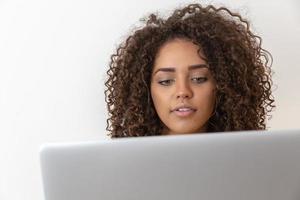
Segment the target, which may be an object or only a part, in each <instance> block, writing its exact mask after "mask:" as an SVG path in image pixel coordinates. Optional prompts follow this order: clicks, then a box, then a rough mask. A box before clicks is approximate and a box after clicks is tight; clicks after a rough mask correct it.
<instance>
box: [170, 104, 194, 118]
mask: <svg viewBox="0 0 300 200" xmlns="http://www.w3.org/2000/svg"><path fill="white" fill-rule="evenodd" d="M171 112H172V113H174V114H175V115H177V116H179V117H187V116H190V115H192V114H193V113H195V112H196V109H195V108H192V107H190V106H178V107H175V108H174V109H173V110H171Z"/></svg>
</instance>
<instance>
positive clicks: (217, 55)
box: [105, 4, 275, 137]
mask: <svg viewBox="0 0 300 200" xmlns="http://www.w3.org/2000/svg"><path fill="white" fill-rule="evenodd" d="M143 21H144V22H145V25H144V27H142V28H139V29H138V30H135V32H134V33H133V34H132V35H130V36H129V37H128V38H127V39H126V41H125V42H124V43H122V44H121V45H120V46H119V47H118V48H117V51H116V53H115V54H113V55H112V56H111V61H110V64H109V70H108V71H107V74H108V79H107V81H106V82H105V86H106V87H107V88H106V90H105V97H106V98H105V100H106V103H107V108H108V112H109V118H108V120H107V128H106V129H107V130H108V131H109V132H110V136H111V137H131V136H149V135H160V134H161V131H162V122H161V121H160V119H159V117H158V115H157V113H156V111H155V108H154V105H153V102H152V99H151V94H150V89H149V86H150V81H151V73H152V67H153V63H154V60H155V56H156V54H157V52H158V50H159V48H160V47H161V46H162V45H163V44H164V43H166V42H167V41H170V40H173V39H176V38H184V39H188V40H190V41H192V42H193V43H195V44H197V45H198V46H199V48H200V49H201V51H202V52H203V53H204V55H205V60H206V62H207V64H208V66H209V69H210V71H211V74H212V76H213V77H214V79H215V80H216V99H217V100H216V106H215V113H214V115H213V116H212V117H211V118H210V119H209V122H208V128H207V132H219V131H237V130H258V129H266V117H267V116H270V115H269V114H268V113H269V112H271V111H272V109H273V108H274V107H275V106H274V98H273V96H272V92H271V87H272V80H271V68H270V67H271V65H272V56H271V54H270V53H269V52H268V51H266V50H265V49H263V48H262V47H261V43H262V39H261V38H260V37H259V36H257V35H255V34H253V33H252V32H251V31H250V28H249V22H248V21H247V20H245V19H244V18H242V17H241V16H240V14H238V13H233V12H231V11H230V10H228V9H227V8H225V7H219V8H216V7H215V6H212V5H208V6H206V7H203V6H201V5H199V4H189V5H187V6H186V7H183V8H181V9H176V10H175V11H174V12H173V14H171V16H169V17H168V18H167V19H163V18H160V17H158V16H157V15H155V14H150V15H149V17H147V18H146V19H144V20H143Z"/></svg>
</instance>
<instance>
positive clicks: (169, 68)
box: [153, 64, 208, 74]
mask: <svg viewBox="0 0 300 200" xmlns="http://www.w3.org/2000/svg"><path fill="white" fill-rule="evenodd" d="M199 68H208V65H207V64H196V65H189V66H188V69H189V70H195V69H199ZM160 71H161V72H175V68H174V67H162V68H159V69H157V70H156V71H155V72H154V73H153V74H156V73H157V72H160Z"/></svg>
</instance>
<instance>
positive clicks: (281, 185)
mask: <svg viewBox="0 0 300 200" xmlns="http://www.w3.org/2000/svg"><path fill="white" fill-rule="evenodd" d="M40 160H41V170H42V178H43V186H44V193H45V199H46V200H199V199H202V200H299V199H300V130H289V131H242V132H226V133H211V134H190V135H177V136H151V137H138V138H122V139H109V140H103V141H93V142H79V143H57V144H55V143H53V144H45V145H43V146H42V147H41V151H40Z"/></svg>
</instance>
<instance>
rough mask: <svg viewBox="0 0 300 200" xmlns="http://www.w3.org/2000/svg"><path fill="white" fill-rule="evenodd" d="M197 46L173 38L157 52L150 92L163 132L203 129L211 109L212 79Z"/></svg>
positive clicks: (213, 82) (176, 132)
mask: <svg viewBox="0 0 300 200" xmlns="http://www.w3.org/2000/svg"><path fill="white" fill-rule="evenodd" d="M198 49H199V47H198V46H197V45H195V44H193V43H192V42H190V41H187V40H183V39H174V40H171V41H169V42H167V43H165V44H164V45H163V46H162V47H161V48H160V49H159V51H158V53H157V55H156V58H155V62H154V66H153V71H152V77H151V96H152V100H153V103H154V107H155V110H156V112H157V114H158V116H159V118H160V120H161V121H162V122H163V124H164V130H163V133H162V134H183V133H196V132H204V131H206V125H207V122H208V120H209V118H210V117H211V116H212V114H213V112H214V105H215V81H214V79H213V77H212V75H211V73H210V70H209V69H208V66H207V64H206V62H205V61H204V60H203V59H202V58H201V57H200V56H199V54H198V52H197V51H198ZM201 56H202V55H201ZM202 57H203V56H202Z"/></svg>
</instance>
